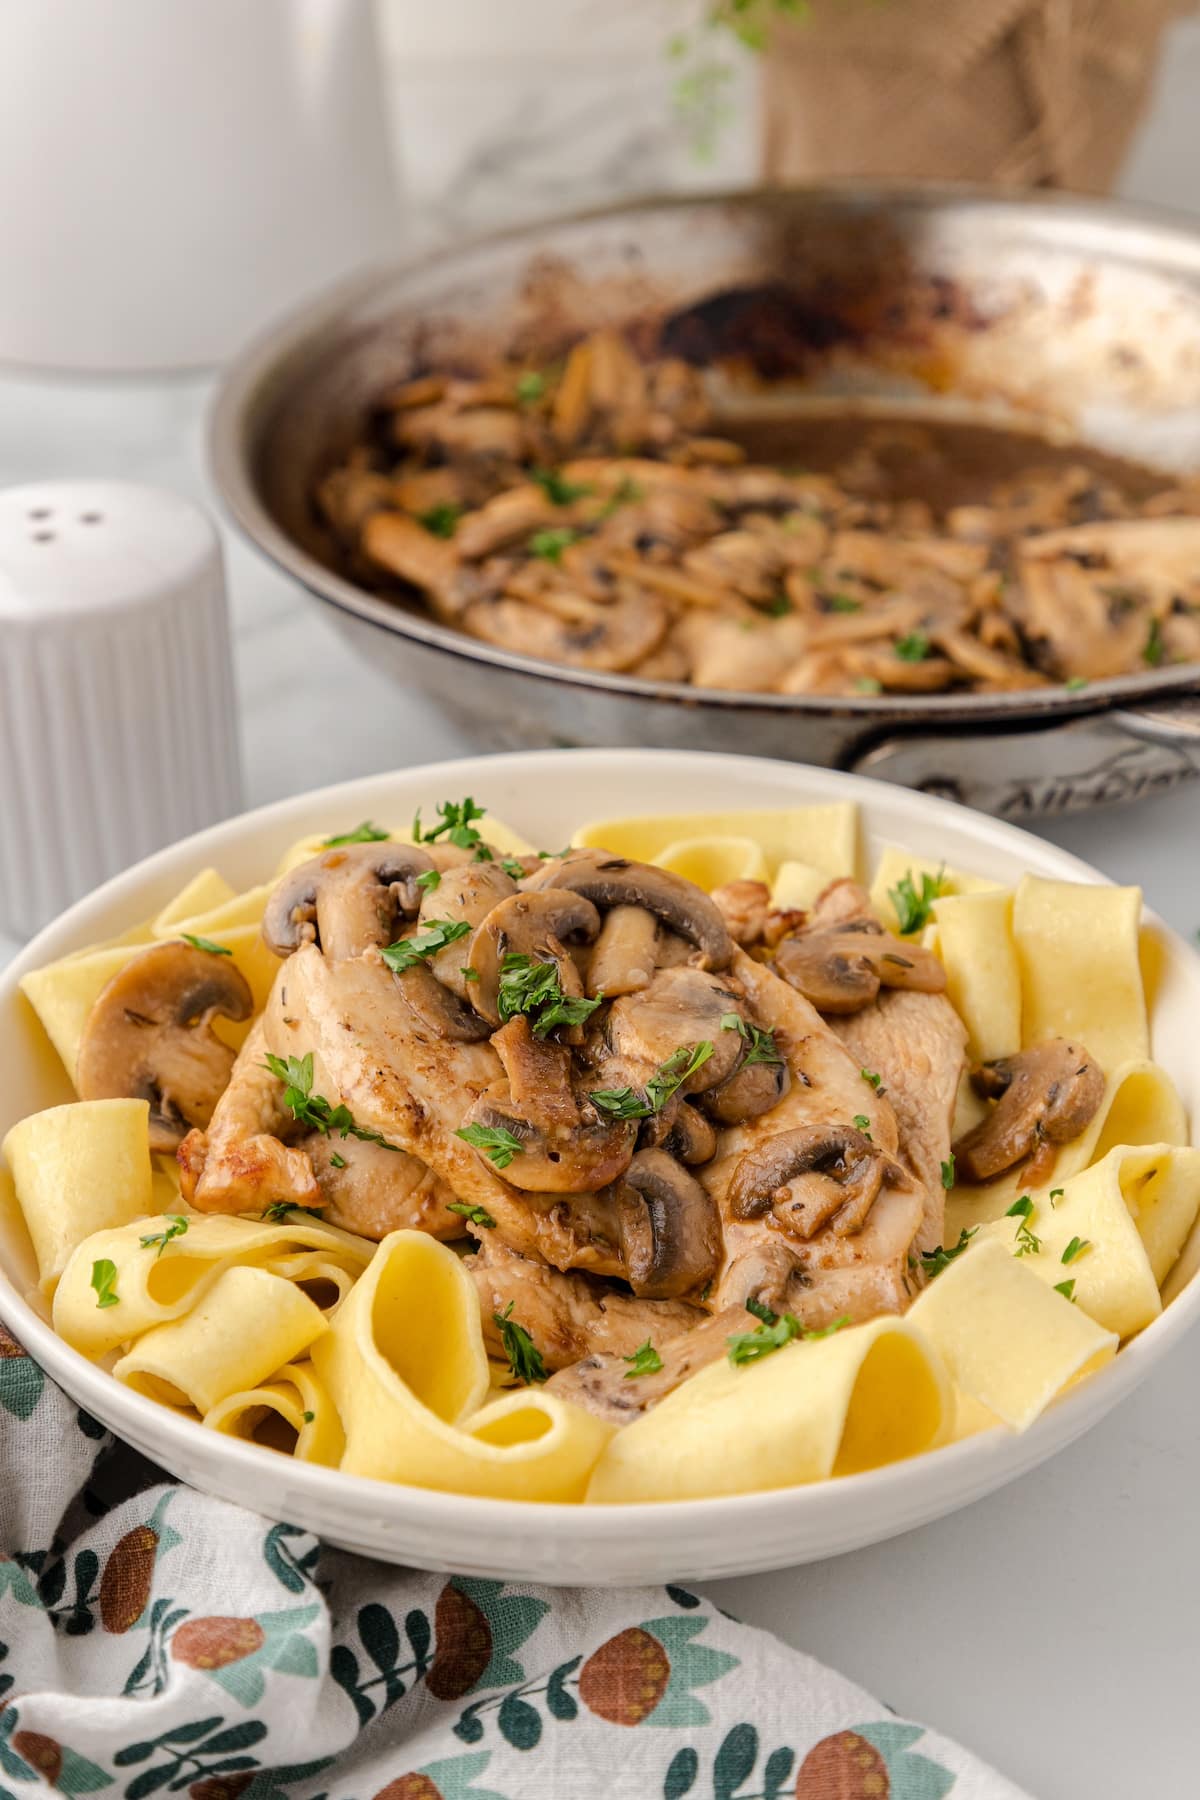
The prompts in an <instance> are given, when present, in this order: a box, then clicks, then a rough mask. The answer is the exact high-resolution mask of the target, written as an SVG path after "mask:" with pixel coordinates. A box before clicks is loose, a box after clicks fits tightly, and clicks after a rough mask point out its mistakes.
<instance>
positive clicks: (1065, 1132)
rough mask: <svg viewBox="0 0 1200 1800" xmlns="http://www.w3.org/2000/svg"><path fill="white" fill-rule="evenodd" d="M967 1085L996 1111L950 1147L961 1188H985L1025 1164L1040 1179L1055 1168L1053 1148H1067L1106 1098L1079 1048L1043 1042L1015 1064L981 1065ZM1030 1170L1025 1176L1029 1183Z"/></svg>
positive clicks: (1009, 1059)
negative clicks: (978, 1184)
mask: <svg viewBox="0 0 1200 1800" xmlns="http://www.w3.org/2000/svg"><path fill="white" fill-rule="evenodd" d="M971 1081H972V1084H973V1086H974V1087H975V1089H976V1091H977V1092H978V1093H980V1094H982V1095H983V1096H984V1098H985V1099H994V1100H995V1101H996V1104H995V1106H994V1107H993V1108H992V1110H991V1112H989V1114H988V1116H987V1118H986V1119H982V1120H981V1121H980V1123H979V1124H978V1125H976V1126H975V1127H974V1128H973V1129H972V1130H971V1131H968V1132H967V1133H966V1134H965V1135H964V1136H963V1137H961V1138H960V1139H959V1140H958V1142H957V1144H955V1146H954V1159H955V1167H956V1169H957V1171H958V1176H959V1179H960V1180H962V1181H990V1180H991V1178H992V1177H993V1176H994V1175H1000V1174H1002V1173H1003V1171H1004V1170H1005V1169H1011V1168H1013V1167H1014V1166H1015V1164H1017V1163H1019V1162H1021V1161H1022V1160H1023V1158H1025V1157H1027V1156H1031V1157H1033V1158H1034V1159H1035V1162H1036V1163H1037V1174H1038V1178H1040V1179H1042V1180H1044V1179H1045V1178H1046V1177H1047V1176H1048V1175H1049V1172H1050V1169H1051V1168H1052V1167H1053V1159H1054V1155H1055V1154H1056V1147H1057V1146H1058V1145H1059V1144H1066V1143H1069V1142H1070V1140H1071V1139H1072V1138H1076V1137H1078V1136H1079V1134H1080V1132H1081V1131H1082V1130H1083V1129H1084V1127H1085V1126H1086V1125H1087V1124H1088V1122H1089V1120H1090V1119H1091V1118H1092V1117H1093V1116H1094V1114H1095V1112H1096V1109H1097V1107H1098V1106H1099V1105H1100V1102H1101V1100H1102V1099H1103V1097H1104V1075H1103V1073H1102V1071H1101V1069H1100V1066H1099V1064H1098V1063H1096V1062H1095V1061H1094V1060H1093V1059H1092V1057H1090V1056H1089V1055H1088V1052H1087V1051H1086V1050H1085V1049H1084V1047H1083V1045H1082V1044H1072V1043H1068V1042H1067V1040H1066V1039H1065V1038H1048V1039H1047V1040H1046V1042H1045V1043H1044V1044H1036V1045H1035V1046H1034V1047H1033V1048H1032V1049H1030V1050H1022V1051H1020V1052H1019V1053H1018V1054H1017V1055H1016V1056H1006V1057H1002V1058H1000V1059H999V1060H998V1061H996V1062H990V1063H984V1064H982V1065H981V1066H980V1067H979V1068H977V1069H975V1070H973V1071H972V1074H971ZM1033 1170H1034V1163H1030V1165H1029V1166H1028V1170H1027V1172H1028V1173H1030V1175H1031V1178H1032V1174H1033Z"/></svg>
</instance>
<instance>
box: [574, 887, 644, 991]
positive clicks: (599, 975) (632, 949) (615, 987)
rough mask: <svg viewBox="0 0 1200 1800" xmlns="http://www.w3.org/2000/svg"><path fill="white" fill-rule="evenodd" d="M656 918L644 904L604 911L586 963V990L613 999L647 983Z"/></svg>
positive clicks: (637, 989) (616, 907)
mask: <svg viewBox="0 0 1200 1800" xmlns="http://www.w3.org/2000/svg"><path fill="white" fill-rule="evenodd" d="M657 943H658V920H657V918H656V917H655V916H654V914H653V913H652V912H647V910H646V908H645V907H644V906H614V907H612V908H611V910H610V911H609V912H607V913H606V914H605V915H604V923H603V925H601V927H600V936H599V937H598V938H597V939H596V942H595V945H594V947H593V950H592V958H591V962H590V963H589V964H588V982H587V985H588V993H589V994H592V995H598V994H603V995H604V996H605V997H606V998H607V999H609V1000H612V999H615V998H616V996H617V995H618V994H636V993H638V992H639V990H640V989H642V988H644V987H649V985H650V982H651V980H652V978H653V975H654V967H655V950H656V948H657Z"/></svg>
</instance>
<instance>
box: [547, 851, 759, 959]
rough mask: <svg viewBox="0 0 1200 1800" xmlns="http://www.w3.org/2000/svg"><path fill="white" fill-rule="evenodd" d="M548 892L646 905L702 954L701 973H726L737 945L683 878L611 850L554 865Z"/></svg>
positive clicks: (596, 902)
mask: <svg viewBox="0 0 1200 1800" xmlns="http://www.w3.org/2000/svg"><path fill="white" fill-rule="evenodd" d="M543 885H544V886H545V887H548V888H569V889H570V890H571V892H572V893H575V894H583V895H584V896H585V897H586V898H587V899H588V900H590V901H591V902H592V904H593V906H598V907H600V908H601V909H603V910H607V909H608V908H609V907H612V906H642V907H644V908H645V909H646V911H647V912H651V913H654V915H655V916H656V917H657V918H659V919H661V920H662V922H663V924H664V925H668V926H670V928H671V930H672V931H677V932H678V933H679V935H680V936H681V937H685V938H687V940H688V941H689V943H692V944H694V945H695V946H696V949H697V950H698V951H699V958H698V961H699V966H700V967H701V968H702V969H726V968H728V967H729V963H730V960H731V959H732V956H733V940H732V938H731V937H730V935H729V931H728V928H727V927H726V924H725V921H724V919H723V918H722V917H721V914H720V911H719V910H718V908H717V907H715V906H714V905H713V903H712V901H711V900H710V899H709V897H708V895H707V894H705V893H703V892H702V891H701V889H700V888H698V887H696V886H695V885H694V884H693V883H692V882H690V881H685V880H684V879H683V877H682V875H675V874H673V873H672V872H671V870H669V869H655V868H653V867H651V865H650V864H649V863H635V862H629V861H627V859H626V858H625V857H623V856H610V855H609V853H608V851H607V850H585V851H583V852H582V853H581V854H578V855H572V856H569V857H566V858H564V859H563V860H562V861H561V862H559V863H558V864H557V865H554V866H552V867H551V868H549V869H548V870H547V872H546V875H545V877H544V878H543Z"/></svg>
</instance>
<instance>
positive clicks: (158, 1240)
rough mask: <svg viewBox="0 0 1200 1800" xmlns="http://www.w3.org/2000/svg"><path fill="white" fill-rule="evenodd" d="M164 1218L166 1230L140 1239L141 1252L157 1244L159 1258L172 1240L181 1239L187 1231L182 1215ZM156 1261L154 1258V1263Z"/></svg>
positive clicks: (177, 1214)
mask: <svg viewBox="0 0 1200 1800" xmlns="http://www.w3.org/2000/svg"><path fill="white" fill-rule="evenodd" d="M165 1217H166V1219H167V1221H168V1223H167V1229H166V1230H165V1231H153V1232H151V1233H150V1236H149V1237H144V1238H142V1240H141V1245H142V1249H143V1250H149V1249H151V1248H152V1247H153V1246H154V1245H155V1244H157V1245H158V1255H159V1256H161V1255H162V1253H163V1251H164V1250H165V1249H166V1247H167V1245H168V1244H169V1243H170V1242H171V1240H172V1238H178V1237H182V1236H183V1234H184V1232H185V1231H186V1230H187V1228H188V1222H187V1220H186V1219H185V1218H184V1216H183V1214H182V1213H167V1214H166V1215H165ZM157 1260H158V1258H157V1257H156V1258H155V1261H157Z"/></svg>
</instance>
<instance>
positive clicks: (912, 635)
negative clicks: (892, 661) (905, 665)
mask: <svg viewBox="0 0 1200 1800" xmlns="http://www.w3.org/2000/svg"><path fill="white" fill-rule="evenodd" d="M932 648H933V646H932V645H931V643H930V642H929V639H928V637H927V636H926V634H925V633H924V632H923V631H910V632H908V633H906V635H905V636H904V637H901V638H897V639H896V643H895V651H896V655H897V656H898V657H899V658H900V661H901V662H912V663H917V662H924V661H925V658H926V657H927V656H928V655H929V652H930V650H931V649H932Z"/></svg>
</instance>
